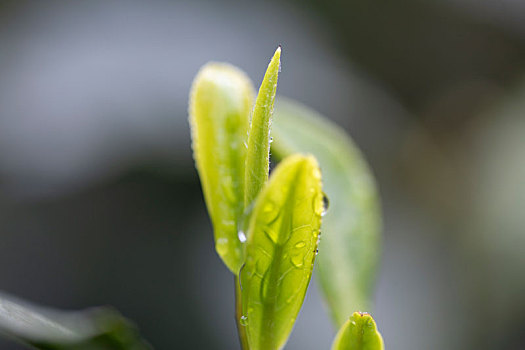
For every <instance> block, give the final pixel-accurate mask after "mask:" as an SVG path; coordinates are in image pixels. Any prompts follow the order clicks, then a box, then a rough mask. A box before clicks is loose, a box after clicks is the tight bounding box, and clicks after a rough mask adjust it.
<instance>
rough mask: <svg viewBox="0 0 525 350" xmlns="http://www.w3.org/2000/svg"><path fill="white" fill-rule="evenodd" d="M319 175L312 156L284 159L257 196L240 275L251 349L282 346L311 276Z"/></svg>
mask: <svg viewBox="0 0 525 350" xmlns="http://www.w3.org/2000/svg"><path fill="white" fill-rule="evenodd" d="M323 210H324V207H323V192H322V188H321V173H320V170H319V167H318V164H317V161H316V159H315V158H314V157H313V156H310V155H308V156H306V155H292V156H290V157H288V158H286V159H285V160H283V161H282V162H281V163H280V164H279V165H278V166H277V168H276V169H275V171H274V172H273V173H272V176H271V177H270V180H269V182H268V183H267V185H266V186H265V187H264V188H263V190H262V192H261V193H260V195H259V196H258V197H257V200H256V202H255V207H254V209H253V212H252V215H251V218H250V224H249V231H248V241H247V246H246V262H245V265H244V266H243V268H242V270H241V274H240V283H241V296H242V299H241V300H242V311H243V316H242V318H241V320H240V323H241V325H243V326H244V327H245V331H246V335H247V338H248V343H249V345H250V349H252V350H273V349H281V348H282V347H283V346H284V344H285V343H286V341H287V339H288V336H289V334H290V332H291V330H292V328H293V325H294V323H295V319H296V317H297V314H298V312H299V309H300V308H301V306H302V303H303V300H304V296H305V293H306V289H307V287H308V284H309V282H310V277H311V275H312V269H313V263H314V259H315V256H316V252H317V243H318V237H319V229H320V225H321V215H322V213H323Z"/></svg>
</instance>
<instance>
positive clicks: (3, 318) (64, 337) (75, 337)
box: [0, 293, 151, 350]
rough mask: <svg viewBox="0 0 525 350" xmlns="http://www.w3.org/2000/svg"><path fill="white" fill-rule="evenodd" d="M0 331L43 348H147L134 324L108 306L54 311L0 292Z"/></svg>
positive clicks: (123, 349) (69, 349)
mask: <svg viewBox="0 0 525 350" xmlns="http://www.w3.org/2000/svg"><path fill="white" fill-rule="evenodd" d="M0 333H3V334H5V335H7V336H9V337H12V338H14V339H16V340H18V341H21V342H22V343H25V344H27V345H30V346H33V347H35V348H37V349H45V350H100V349H104V350H147V349H151V347H150V346H149V345H148V344H147V343H146V342H145V341H143V340H142V339H141V338H140V336H139V334H138V332H137V330H136V328H135V326H134V325H133V324H131V323H130V322H129V321H127V320H126V319H124V318H123V317H122V316H121V315H120V314H119V313H118V312H116V311H114V310H113V309H109V308H96V309H90V310H86V311H67V312H66V311H57V310H52V309H48V308H44V307H40V306H35V305H31V304H29V303H27V302H24V301H21V300H19V299H17V298H14V297H11V296H8V295H6V294H3V293H0Z"/></svg>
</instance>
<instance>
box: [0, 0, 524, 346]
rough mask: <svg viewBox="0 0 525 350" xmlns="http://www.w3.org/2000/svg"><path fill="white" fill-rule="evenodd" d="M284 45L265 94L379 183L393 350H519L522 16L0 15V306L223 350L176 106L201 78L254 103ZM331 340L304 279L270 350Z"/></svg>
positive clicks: (72, 9) (483, 8) (360, 5)
mask: <svg viewBox="0 0 525 350" xmlns="http://www.w3.org/2000/svg"><path fill="white" fill-rule="evenodd" d="M278 44H281V45H282V46H283V64H282V74H281V76H280V81H279V87H278V92H279V93H280V94H282V95H285V96H288V97H292V98H295V99H297V100H299V101H301V102H303V103H305V104H307V105H309V106H310V107H312V108H314V109H316V110H318V111H319V112H321V113H322V114H324V115H326V116H327V117H328V118H330V119H332V120H334V121H336V122H337V123H338V124H340V125H342V126H343V127H344V128H346V130H347V131H348V132H349V134H350V135H352V137H353V138H354V139H355V140H356V142H357V144H358V145H359V146H360V147H361V148H362V149H363V151H364V153H365V155H366V157H367V159H368V160H369V162H370V164H371V167H372V169H373V170H374V172H375V174H376V176H377V178H378V183H379V187H380V192H381V196H382V200H383V211H384V246H383V257H382V263H381V270H380V273H379V278H378V288H377V291H376V296H375V308H374V310H371V311H372V313H373V315H374V316H375V318H376V320H377V322H378V324H379V328H380V330H381V331H382V333H383V336H384V338H385V342H386V345H387V349H389V350H397V349H399V350H405V349H429V350H433V349H436V350H437V349H450V350H456V349H457V350H460V349H505V350H507V349H508V350H518V349H525V277H524V276H525V274H524V271H525V216H524V215H523V208H524V207H525V156H524V154H525V103H524V101H525V77H524V74H523V73H524V68H525V6H524V3H523V2H522V1H521V0H485V1H473V0H446V1H437V0H403V1H397V2H387V1H347V2H342V1H335V0H325V1H322V2H321V1H315V0H303V1H299V0H287V1H280V2H277V1H250V2H239V3H237V2H234V1H226V0H220V1H208V2H206V1H149V2H140V1H123V0H115V1H102V0H95V1H89V2H87V1H86V2H80V1H78V2H72V1H14V0H12V1H8V0H4V1H2V2H1V3H0V289H1V290H3V291H5V292H8V293H11V294H15V295H17V296H20V297H22V298H25V299H28V300H31V301H33V302H37V303H41V304H44V305H49V306H53V307H57V308H64V309H82V308H85V307H88V306H95V305H105V304H110V305H113V306H115V307H116V308H118V309H119V310H120V311H121V312H122V313H123V314H124V315H125V316H127V317H129V318H130V319H132V320H134V321H135V322H136V324H137V325H138V327H139V328H140V329H141V332H142V334H143V335H144V337H145V338H147V339H148V340H149V341H150V342H151V343H152V344H153V345H154V347H155V348H156V349H190V348H191V349H238V348H239V345H238V341H237V338H236V330H235V323H234V313H233V278H232V276H231V275H230V273H229V272H228V271H227V269H226V268H225V267H224V266H223V265H222V263H221V261H220V260H219V258H218V257H217V256H216V254H215V252H214V247H213V239H212V231H211V225H210V222H209V220H208V218H207V214H206V210H205V207H204V203H203V199H202V193H201V190H200V185H199V181H198V178H197V174H196V172H195V170H194V165H193V161H192V157H191V148H190V139H189V126H188V123H187V98H188V91H189V88H190V84H191V81H192V78H193V77H194V75H195V74H196V72H197V71H198V69H199V67H200V66H202V65H203V64H204V63H206V62H207V61H210V60H215V61H227V62H230V63H233V64H235V65H237V66H239V67H241V68H242V69H244V70H245V71H246V72H247V73H248V74H249V76H250V77H251V78H252V79H253V81H254V83H255V84H259V83H260V81H261V79H262V75H263V73H264V70H265V69H266V65H267V63H268V60H269V58H270V57H271V55H272V54H273V51H274V49H275V47H276V46H277V45H278ZM320 254H323V252H320ZM334 332H335V330H334V329H333V328H332V326H331V324H330V320H329V319H328V316H327V313H326V312H325V309H324V305H323V301H322V299H321V296H320V294H319V291H318V289H317V286H316V283H315V281H314V282H313V283H312V284H311V286H310V289H309V292H308V294H307V299H306V302H305V306H304V307H303V310H302V311H301V313H300V315H299V318H298V322H297V324H296V327H295V329H294V332H293V333H292V336H291V338H290V341H289V343H288V345H287V347H286V349H290V350H292V349H328V348H329V345H330V343H331V340H332V337H333V335H334ZM0 349H6V350H7V349H15V350H17V349H22V348H21V347H19V346H18V345H17V344H15V343H12V342H10V341H7V340H0Z"/></svg>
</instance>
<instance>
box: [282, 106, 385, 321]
mask: <svg viewBox="0 0 525 350" xmlns="http://www.w3.org/2000/svg"><path fill="white" fill-rule="evenodd" d="M275 114H276V117H275V123H274V125H273V133H274V136H275V142H274V143H272V152H273V153H274V155H277V156H278V157H285V156H287V155H288V154H291V153H295V152H310V153H312V154H313V155H314V156H315V157H316V158H317V159H318V160H319V163H320V166H321V169H322V171H323V179H324V191H325V193H326V194H327V197H328V199H329V200H330V207H329V209H328V211H327V213H326V215H325V216H324V217H323V226H322V232H323V239H322V240H321V243H320V247H319V256H318V257H317V260H318V263H317V272H318V274H317V276H318V278H319V281H320V283H321V287H322V290H323V292H324V296H325V298H326V300H327V302H328V305H329V306H330V309H331V314H332V317H333V319H334V321H335V323H336V324H337V326H338V327H339V326H341V325H342V324H343V323H344V322H345V321H346V320H347V317H348V315H351V314H352V313H353V312H354V311H355V310H369V309H370V307H371V305H370V298H371V294H372V289H373V287H374V282H375V273H376V266H377V263H378V259H379V251H380V249H379V248H380V227H381V221H380V205H379V199H378V194H377V190H376V186H375V182H374V178H373V176H372V174H371V172H370V170H369V168H368V166H367V164H366V162H365V160H364V158H363V156H362V155H361V152H360V151H359V150H358V148H357V147H356V146H355V145H354V143H353V142H352V140H351V139H350V137H349V136H348V135H347V134H346V133H345V132H344V131H343V130H342V129H341V128H339V127H337V126H336V125H334V124H333V123H331V122H329V121H328V120H327V119H325V118H323V117H322V116H320V115H318V114H317V113H315V112H313V111H312V110H310V109H308V108H306V107H303V106H301V105H299V104H297V103H293V102H291V101H289V100H283V99H279V101H278V102H277V104H276V110H275Z"/></svg>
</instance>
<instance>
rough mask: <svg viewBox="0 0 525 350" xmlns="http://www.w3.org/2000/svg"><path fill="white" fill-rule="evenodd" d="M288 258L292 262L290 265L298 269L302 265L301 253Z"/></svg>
mask: <svg viewBox="0 0 525 350" xmlns="http://www.w3.org/2000/svg"><path fill="white" fill-rule="evenodd" d="M290 260H291V262H292V265H293V266H295V267H297V268H298V269H299V268H301V267H303V265H304V257H303V256H302V255H295V256H292V258H291V259H290Z"/></svg>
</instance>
